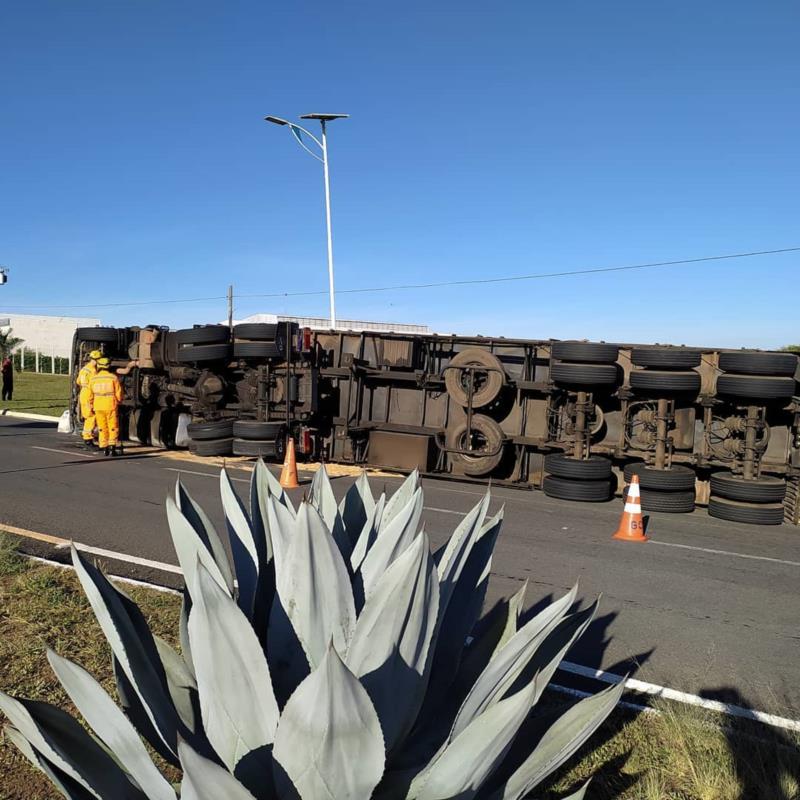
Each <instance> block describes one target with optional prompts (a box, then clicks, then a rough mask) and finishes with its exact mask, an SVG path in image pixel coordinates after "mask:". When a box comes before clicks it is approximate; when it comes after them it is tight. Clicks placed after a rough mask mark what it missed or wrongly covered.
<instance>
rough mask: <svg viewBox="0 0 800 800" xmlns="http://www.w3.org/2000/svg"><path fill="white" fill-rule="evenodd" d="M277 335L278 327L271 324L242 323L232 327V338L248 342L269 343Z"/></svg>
mask: <svg viewBox="0 0 800 800" xmlns="http://www.w3.org/2000/svg"><path fill="white" fill-rule="evenodd" d="M277 333H278V325H276V324H275V323H272V322H243V323H242V324H241V325H234V326H233V338H234V339H247V341H249V342H271V341H273V340H274V339H275V336H276V335H277Z"/></svg>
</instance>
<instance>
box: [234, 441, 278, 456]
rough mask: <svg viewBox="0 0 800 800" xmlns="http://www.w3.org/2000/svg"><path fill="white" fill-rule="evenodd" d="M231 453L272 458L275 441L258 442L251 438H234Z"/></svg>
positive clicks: (274, 451)
mask: <svg viewBox="0 0 800 800" xmlns="http://www.w3.org/2000/svg"><path fill="white" fill-rule="evenodd" d="M233 454H234V455H236V456H261V457H263V458H273V457H274V456H275V455H276V447H275V442H274V441H272V442H263V441H262V442H259V441H254V440H253V439H234V440H233Z"/></svg>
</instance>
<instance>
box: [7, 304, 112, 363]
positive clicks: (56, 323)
mask: <svg viewBox="0 0 800 800" xmlns="http://www.w3.org/2000/svg"><path fill="white" fill-rule="evenodd" d="M99 324H100V320H99V319H92V318H89V317H40V316H34V315H33V314H6V313H4V312H3V311H2V310H0V330H3V331H7V330H8V329H9V328H11V329H12V331H13V332H14V336H18V337H19V338H20V339H23V340H24V341H23V344H22V347H24V348H25V351H26V352H37V351H38V352H39V353H40V354H41V355H43V356H47V357H48V358H49V357H52V356H56V357H58V358H69V355H70V352H71V351H72V337H73V335H74V333H75V329H76V328H93V327H95V326H96V325H99Z"/></svg>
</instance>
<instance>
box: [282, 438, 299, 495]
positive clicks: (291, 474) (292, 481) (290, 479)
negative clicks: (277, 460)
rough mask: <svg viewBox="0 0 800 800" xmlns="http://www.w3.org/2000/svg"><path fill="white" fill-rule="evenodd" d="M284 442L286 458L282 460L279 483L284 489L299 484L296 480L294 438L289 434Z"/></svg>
mask: <svg viewBox="0 0 800 800" xmlns="http://www.w3.org/2000/svg"><path fill="white" fill-rule="evenodd" d="M288 438H289V441H288V442H287V443H286V458H284V460H283V469H282V470H281V479H280V484H281V486H282V487H283V488H284V489H297V488H298V487H299V486H300V484H299V483H298V482H297V458H296V457H295V454H294V438H293V437H292V436H289V437H288Z"/></svg>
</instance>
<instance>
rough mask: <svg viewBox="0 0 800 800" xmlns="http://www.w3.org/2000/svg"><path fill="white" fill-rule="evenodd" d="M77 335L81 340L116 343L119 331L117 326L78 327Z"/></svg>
mask: <svg viewBox="0 0 800 800" xmlns="http://www.w3.org/2000/svg"><path fill="white" fill-rule="evenodd" d="M75 335H76V336H77V338H78V341H79V342H97V343H98V344H116V343H117V341H118V340H119V331H118V330H117V329H116V328H76V330H75Z"/></svg>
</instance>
